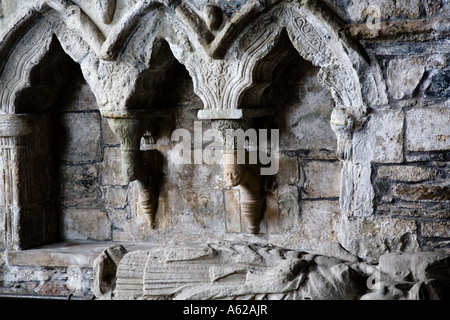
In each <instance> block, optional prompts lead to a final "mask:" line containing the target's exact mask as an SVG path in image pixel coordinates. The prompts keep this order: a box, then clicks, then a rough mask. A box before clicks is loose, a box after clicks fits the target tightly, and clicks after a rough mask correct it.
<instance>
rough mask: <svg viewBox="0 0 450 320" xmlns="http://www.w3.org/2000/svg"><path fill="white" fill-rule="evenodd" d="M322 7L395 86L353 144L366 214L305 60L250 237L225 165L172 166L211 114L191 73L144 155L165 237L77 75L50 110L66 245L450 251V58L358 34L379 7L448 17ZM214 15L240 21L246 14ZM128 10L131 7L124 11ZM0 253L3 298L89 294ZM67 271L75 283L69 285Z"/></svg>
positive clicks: (424, 43)
mask: <svg viewBox="0 0 450 320" xmlns="http://www.w3.org/2000/svg"><path fill="white" fill-rule="evenodd" d="M326 2H327V3H328V4H329V6H330V7H331V9H332V10H333V11H335V12H336V13H337V14H338V15H339V16H340V17H341V18H342V19H343V20H344V21H345V22H346V23H348V24H349V26H350V27H349V28H351V30H352V32H353V35H354V36H355V37H356V38H358V39H359V40H360V41H361V44H362V46H363V47H364V48H365V49H366V51H367V52H368V54H369V56H370V58H371V59H372V60H373V61H375V62H377V63H378V64H379V66H380V68H381V70H382V75H383V77H384V79H383V80H384V81H385V84H386V90H385V92H386V99H385V101H384V103H383V104H380V105H378V106H375V107H374V108H373V109H372V110H370V112H369V117H368V120H367V121H366V123H365V125H364V126H363V128H361V129H360V130H359V131H357V132H356V133H355V135H354V147H353V148H354V153H355V154H356V155H357V156H358V157H359V158H357V159H356V160H355V161H358V160H359V161H363V160H364V161H368V162H369V163H370V168H369V169H368V170H365V171H362V173H363V174H368V175H370V180H369V181H370V184H369V185H363V186H359V187H360V188H366V192H365V193H364V194H365V195H366V196H367V199H369V207H370V209H371V213H370V214H364V215H360V216H358V215H355V216H351V217H343V216H342V214H341V211H340V205H339V197H340V186H341V180H342V177H341V169H342V162H341V161H339V160H338V159H337V158H336V156H335V154H336V136H335V134H334V132H333V131H332V130H331V127H330V125H329V120H330V115H331V111H332V109H333V106H334V101H333V99H332V97H331V94H330V93H329V92H327V91H326V90H325V89H324V88H323V87H322V86H321V85H320V84H319V83H318V81H317V78H316V77H317V72H318V70H319V69H318V68H316V67H314V66H313V65H312V64H311V63H309V62H307V61H304V60H303V59H302V58H300V57H298V59H294V60H293V61H291V62H290V63H289V64H288V65H286V66H285V68H284V69H282V70H276V72H275V73H274V83H273V87H272V91H271V95H270V98H271V99H273V101H274V102H275V104H274V106H273V107H274V108H276V110H277V112H276V116H275V117H273V118H269V119H265V121H268V122H271V123H272V125H273V127H274V128H278V129H279V130H280V170H279V172H278V173H277V174H276V175H275V176H274V177H270V178H267V180H266V185H265V190H266V200H267V201H268V203H269V204H270V206H269V208H268V209H267V210H266V218H265V220H264V221H263V223H262V231H261V234H260V235H257V236H252V235H248V234H247V233H246V232H245V230H244V226H242V225H241V223H240V222H238V221H237V220H236V219H237V218H238V217H239V212H238V210H239V208H238V204H237V199H238V190H237V189H234V188H227V187H226V185H225V180H224V176H223V174H222V168H221V166H219V165H205V164H203V165H196V164H192V165H176V164H174V163H173V162H172V161H171V157H172V154H171V152H172V150H173V149H174V147H175V146H176V144H177V142H175V141H171V134H172V132H173V131H174V130H175V129H179V128H185V129H188V130H189V131H190V132H191V133H192V138H193V139H194V132H193V124H194V121H198V118H197V111H198V110H199V109H201V108H202V101H201V100H200V98H199V97H198V96H196V94H195V93H194V91H193V85H192V81H191V79H190V77H189V75H188V73H187V71H186V70H185V69H184V67H183V66H182V65H178V66H177V67H176V70H175V73H176V76H175V77H174V78H173V79H175V80H174V81H173V82H171V83H168V88H170V90H168V93H167V94H169V95H170V98H168V99H166V100H164V103H166V104H167V105H164V106H162V107H164V108H167V110H170V111H168V117H165V118H163V119H159V120H158V122H157V123H156V128H157V130H156V132H157V134H156V136H155V143H152V144H150V145H148V144H147V145H146V146H145V148H146V149H151V150H157V153H158V154H159V157H158V159H160V162H159V165H160V169H161V170H160V172H161V175H160V177H159V179H160V180H159V182H160V184H159V185H160V192H159V207H158V211H157V213H156V228H155V229H151V228H150V227H149V224H148V219H147V217H146V216H145V215H144V214H143V213H142V211H141V209H140V208H139V206H138V204H137V199H138V191H137V186H136V184H135V183H134V182H132V183H125V182H124V180H123V178H122V176H121V171H120V170H121V167H120V145H119V142H118V140H117V138H116V137H115V135H114V133H113V132H112V131H111V129H110V128H109V126H108V123H107V121H106V119H103V118H102V117H101V115H100V112H99V110H98V106H97V103H96V100H95V97H94V95H93V93H92V91H91V89H90V88H89V86H88V85H87V83H86V82H85V80H84V79H83V76H82V74H81V71H80V69H79V67H78V66H77V65H76V64H75V63H74V64H73V65H72V66H71V67H70V75H69V77H67V79H66V83H65V85H64V87H63V88H62V90H61V92H60V93H59V95H58V98H57V100H56V102H55V103H54V105H53V106H52V108H51V122H52V130H53V131H52V132H53V133H54V134H53V135H52V137H51V138H49V139H51V140H50V142H51V143H52V146H53V148H52V152H53V157H55V158H54V159H55V162H56V163H57V167H56V168H55V169H56V173H57V174H56V176H57V177H56V178H55V181H54V183H55V184H56V186H57V188H56V189H57V191H55V193H54V194H53V198H55V199H57V202H58V203H59V208H58V209H57V210H58V214H59V219H60V223H59V235H60V240H61V241H85V240H95V241H119V242H121V241H124V242H147V243H184V242H188V243H205V242H208V241H214V240H252V241H267V242H270V243H273V244H276V245H281V246H287V247H291V248H302V249H315V248H318V247H319V246H320V245H322V244H324V243H326V242H328V241H339V242H340V243H342V244H343V245H344V247H346V248H347V249H348V250H350V251H352V252H353V253H355V254H358V255H360V256H364V257H375V258H376V257H378V256H379V255H380V254H382V253H384V252H387V251H403V252H412V251H424V250H443V251H447V252H449V251H450V249H449V248H450V191H449V190H450V178H449V177H450V104H449V99H450V90H449V87H450V68H449V65H448V60H449V57H450V48H449V47H448V43H446V41H445V40H443V38H442V36H433V35H431V36H426V37H424V36H423V34H416V33H415V31H414V29H409V30H408V27H407V26H405V27H404V28H405V29H404V30H403V31H402V32H399V33H392V34H389V33H388V32H387V31H385V30H386V29H382V31H381V32H380V33H378V34H376V33H375V34H374V33H371V32H369V31H367V30H365V29H361V26H363V25H364V22H365V21H366V19H367V8H368V6H369V5H370V4H375V5H378V6H379V8H381V23H389V22H393V21H406V20H408V21H421V19H439V18H445V17H448V14H449V7H448V4H447V3H446V1H428V0H423V1H419V0H412V1H396V2H392V1H384V0H383V1H373V2H369V1H359V2H356V1H353V2H350V1H333V0H329V1H326ZM195 3H196V4H197V5H198V6H200V5H202V4H203V2H202V1H196V2H195ZM218 3H219V4H220V5H222V6H223V7H224V8H226V10H227V13H228V14H229V15H232V14H233V13H234V12H235V11H237V10H239V8H240V5H239V4H240V3H241V2H240V1H236V2H232V3H225V2H218ZM13 7H14V5H13V2H12V1H11V2H8V1H6V2H3V16H4V17H3V18H1V16H0V22H1V23H2V24H0V26H2V25H6V21H7V18H8V16H7V12H10V14H12V12H13ZM6 8H8V10H10V11H8V10H6ZM125 9H126V5H123V6H122V7H121V10H124V11H125ZM382 27H386V28H388V27H389V26H388V25H386V24H384V25H382ZM411 28H413V27H411ZM202 125H203V130H206V129H208V128H210V126H211V124H210V122H208V121H203V123H202ZM204 144H206V142H205V141H204ZM143 147H144V146H143ZM367 199H365V200H367ZM0 253H1V254H0V265H1V269H0V276H1V278H0V290H2V291H4V292H11V291H13V292H29V293H30V292H38V293H40V294H46V293H47V294H48V293H50V294H51V293H55V292H59V293H60V294H61V293H62V294H67V293H68V292H74V290H76V292H77V294H80V295H89V292H88V289H87V288H88V287H89V286H90V280H89V279H90V276H91V274H90V271H89V270H80V269H70V268H69V269H67V268H66V269H64V270H60V269H58V268H47V269H45V270H43V269H41V268H37V269H33V268H21V267H10V266H8V265H7V262H6V258H5V251H4V250H2V251H0ZM71 272H72V273H73V274H75V273H76V277H72V278H70V276H67V274H69V275H70V274H71ZM23 274H27V276H26V277H23ZM61 275H64V276H61ZM68 279H72V280H68ZM73 279H78V280H79V281H78V282H76V281H75V282H76V283H75V282H74V280H73ZM49 283H50V284H49ZM67 283H69V286H67V285H66V284H67ZM1 288H3V289H1Z"/></svg>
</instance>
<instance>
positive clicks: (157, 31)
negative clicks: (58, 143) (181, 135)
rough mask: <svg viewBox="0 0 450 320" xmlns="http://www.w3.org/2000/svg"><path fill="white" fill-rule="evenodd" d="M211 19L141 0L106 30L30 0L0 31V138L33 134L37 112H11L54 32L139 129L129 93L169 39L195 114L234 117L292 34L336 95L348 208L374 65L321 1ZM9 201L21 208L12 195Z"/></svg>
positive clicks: (261, 4) (103, 96) (14, 141)
mask: <svg viewBox="0 0 450 320" xmlns="http://www.w3.org/2000/svg"><path fill="white" fill-rule="evenodd" d="M205 17H206V16H205V13H204V12H199V11H198V10H196V9H195V8H194V7H193V6H191V5H190V4H189V3H188V2H176V1H175V2H172V1H144V2H139V3H137V4H136V5H135V6H134V7H133V8H132V9H131V10H130V11H129V12H128V13H127V14H126V15H125V16H123V17H122V18H121V20H120V21H119V22H118V23H117V24H116V25H115V27H114V28H113V29H112V31H111V33H110V34H109V35H107V36H105V35H104V34H103V33H102V32H101V31H100V30H99V28H98V27H97V26H96V25H95V23H94V22H93V20H92V19H90V18H89V16H88V15H86V14H85V13H84V12H83V10H82V9H81V8H80V7H79V6H77V5H75V4H74V3H73V2H72V1H70V0H63V1H53V0H42V1H37V2H33V4H31V5H30V6H29V7H28V8H27V9H26V10H24V11H22V12H20V13H19V14H17V16H16V17H15V19H14V20H13V21H11V23H10V25H9V26H8V27H7V28H6V30H5V31H4V32H3V33H2V34H1V35H0V43H1V44H0V70H1V71H0V85H1V87H2V88H4V89H3V90H2V91H1V92H0V117H1V119H0V120H1V121H2V123H3V124H5V126H4V128H3V129H0V134H1V136H2V137H7V138H8V139H9V138H11V139H9V140H10V141H9V142H8V143H10V144H11V146H12V147H13V148H14V146H17V147H19V146H22V145H21V144H22V142H21V141H22V140H23V139H22V138H21V137H24V136H26V135H28V134H30V132H29V124H30V122H33V120H32V119H33V117H32V115H30V117H29V119H31V120H30V121H22V122H23V123H24V125H23V128H22V129H21V128H17V126H18V125H19V124H20V123H22V122H20V121H18V122H17V123H16V124H13V122H14V121H13V119H14V118H17V119H19V118H20V119H22V118H24V117H25V118H26V117H27V115H23V114H21V115H20V116H19V115H17V117H14V116H12V115H16V114H18V112H17V110H16V106H17V102H16V97H17V96H18V95H17V94H18V93H19V92H21V91H22V90H25V89H26V88H29V87H30V86H31V85H32V81H31V74H32V70H33V68H34V67H35V66H36V65H39V63H41V62H42V61H44V58H45V56H46V54H47V53H48V52H49V50H50V47H51V44H52V41H53V40H54V35H55V36H56V38H57V39H58V41H59V42H60V43H61V47H62V48H63V50H64V51H65V52H66V53H67V54H68V55H69V56H70V57H71V58H72V59H73V60H74V61H75V62H76V63H79V64H80V67H81V70H82V72H83V75H84V77H85V79H86V81H87V82H88V84H89V85H90V87H91V89H92V91H93V93H94V95H95V96H96V99H97V104H98V105H99V108H100V112H101V113H102V114H103V115H104V116H105V117H108V118H111V119H116V118H120V119H121V121H122V120H123V119H131V120H130V121H131V122H132V123H133V126H134V127H133V130H136V132H139V134H138V135H142V134H143V131H144V129H142V128H140V127H142V124H141V123H140V120H137V119H139V117H140V116H139V115H141V114H145V112H146V111H145V110H130V109H128V104H127V101H128V100H129V98H130V96H132V95H133V93H134V92H135V91H136V86H137V85H138V84H139V81H138V79H139V78H140V77H141V76H142V75H143V74H144V73H146V72H148V70H149V68H150V67H151V64H152V63H153V61H152V53H153V51H155V52H156V51H157V50H158V48H160V44H161V41H162V40H164V41H165V42H166V43H167V44H168V45H169V47H170V50H171V51H172V53H173V56H174V57H175V58H176V59H177V60H178V62H180V63H181V64H183V65H184V66H185V67H186V69H187V70H188V72H189V74H190V76H191V77H192V79H193V83H194V91H195V92H196V94H197V95H198V96H199V97H200V98H201V99H202V101H203V105H204V106H203V110H200V111H199V114H198V117H199V118H200V119H227V117H228V118H230V119H232V118H233V117H234V114H235V113H233V111H236V110H239V109H244V108H245V105H244V103H243V96H244V95H245V94H246V92H248V90H249V88H251V87H252V85H254V81H255V78H254V77H253V71H254V69H255V67H256V66H257V65H258V63H259V62H260V61H262V60H263V59H265V58H267V55H268V54H269V53H270V52H271V50H272V49H273V48H274V47H275V46H276V45H277V44H278V43H279V41H280V37H282V36H283V35H286V34H287V37H288V39H289V41H290V42H291V43H292V45H293V46H294V48H295V49H296V50H297V52H298V54H300V56H301V57H303V58H304V59H305V60H307V61H310V62H311V63H312V64H313V65H315V66H317V67H320V72H319V76H318V78H319V81H320V82H321V83H322V84H323V85H324V86H325V87H326V88H327V89H328V90H329V91H330V92H331V94H332V96H333V98H334V100H335V109H334V111H333V113H332V119H331V125H332V128H333V130H334V131H335V133H336V135H337V138H338V157H339V158H340V159H341V160H344V161H347V162H346V165H345V166H344V171H343V177H345V179H344V181H343V183H342V188H343V191H342V196H341V198H345V199H341V202H342V209H343V211H344V212H347V213H349V212H351V211H352V210H353V208H354V205H353V202H354V199H355V198H357V197H358V196H357V195H354V194H353V192H354V188H353V184H354V183H355V181H354V180H355V179H356V174H353V172H354V171H355V170H357V169H355V168H356V167H355V165H359V164H358V163H357V161H355V159H353V160H352V149H353V146H352V135H353V132H354V131H355V130H357V129H358V128H360V127H361V126H362V125H363V123H364V121H365V119H366V115H367V113H368V110H369V108H370V106H371V105H375V104H379V102H380V101H384V100H383V99H385V96H384V92H383V85H382V83H381V84H380V83H378V79H379V78H381V77H380V76H379V74H378V71H377V66H374V65H372V64H371V63H370V61H368V59H367V56H366V55H365V53H364V52H363V51H362V50H361V49H360V48H359V46H358V43H357V42H355V41H353V40H352V39H349V38H348V37H347V36H346V34H345V33H343V32H342V30H341V29H340V26H339V23H338V22H336V21H337V20H336V18H335V17H334V16H333V15H332V14H330V13H329V12H327V11H325V10H323V8H322V7H320V6H318V4H317V1H312V0H307V1H302V2H300V3H299V2H296V1H274V2H271V1H257V0H251V1H248V2H247V4H246V6H244V7H243V9H242V10H241V11H240V12H239V13H237V14H236V15H235V16H234V17H232V18H230V19H228V20H226V19H225V20H224V21H223V22H222V23H221V24H219V26H217V28H218V29H217V30H211V27H210V26H211V25H213V24H209V23H207V22H205V19H204V18H205ZM213 19H217V20H220V19H219V17H214V16H213ZM277 58H279V57H274V59H277ZM274 63H276V62H274ZM133 109H135V107H133ZM136 112H138V113H139V115H136V114H134V113H136ZM141 112H142V113H141ZM144 118H145V117H144ZM113 121H114V120H113ZM144 127H145V125H144ZM124 132H127V130H124ZM128 132H129V131H128ZM132 132H133V131H132ZM118 134H119V135H120V133H118ZM126 138H129V137H126ZM131 140H133V141H128V140H126V139H122V140H121V141H122V142H123V143H125V142H126V141H128V142H129V146H128V147H129V148H132V149H133V148H134V149H136V148H138V144H137V143H136V141H138V140H140V136H139V137H137V138H136V139H131ZM135 140H136V141H135ZM4 145H6V142H5V143H4ZM134 149H133V150H134ZM18 152H19V151H18ZM356 160H357V159H356ZM132 161H138V160H137V159H134V160H132ZM18 183H19V182H16V184H18ZM367 201H369V202H370V201H371V200H370V199H367ZM5 202H6V200H5ZM9 206H10V208H12V207H14V206H13V205H12V203H11V204H9ZM19 246H20V245H19Z"/></svg>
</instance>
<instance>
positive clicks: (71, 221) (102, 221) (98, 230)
mask: <svg viewBox="0 0 450 320" xmlns="http://www.w3.org/2000/svg"><path fill="white" fill-rule="evenodd" d="M62 222H63V236H64V238H65V239H70V240H88V239H90V240H108V239H110V237H111V221H110V220H109V217H108V213H107V212H106V211H104V210H88V209H64V210H63V212H62Z"/></svg>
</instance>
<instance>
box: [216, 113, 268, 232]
mask: <svg viewBox="0 0 450 320" xmlns="http://www.w3.org/2000/svg"><path fill="white" fill-rule="evenodd" d="M250 124H251V119H241V120H213V121H212V125H213V127H214V128H215V129H217V130H219V132H220V133H221V134H222V137H223V141H224V143H225V149H224V150H223V170H224V175H225V181H226V183H227V185H228V186H229V187H237V186H238V187H239V194H240V200H239V202H240V208H241V215H242V216H244V217H245V219H246V220H247V223H248V230H249V232H250V233H252V234H258V233H259V229H260V228H259V225H260V223H261V220H262V213H263V206H264V201H265V198H264V196H263V186H262V178H261V173H260V170H259V165H258V164H257V163H255V164H253V163H251V161H250V157H249V151H247V150H246V149H245V148H244V141H237V136H235V134H234V133H235V130H238V129H242V130H244V129H246V128H248V127H249V126H250Z"/></svg>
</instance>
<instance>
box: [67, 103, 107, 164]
mask: <svg viewBox="0 0 450 320" xmlns="http://www.w3.org/2000/svg"><path fill="white" fill-rule="evenodd" d="M100 123H101V119H100V114H99V113H97V112H83V113H78V112H77V113H65V114H63V116H62V119H61V124H60V125H61V129H62V133H61V136H60V144H61V147H62V150H63V152H62V159H63V160H64V161H69V162H74V163H86V162H95V161H101V159H102V149H101V130H100V129H101V125H100Z"/></svg>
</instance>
